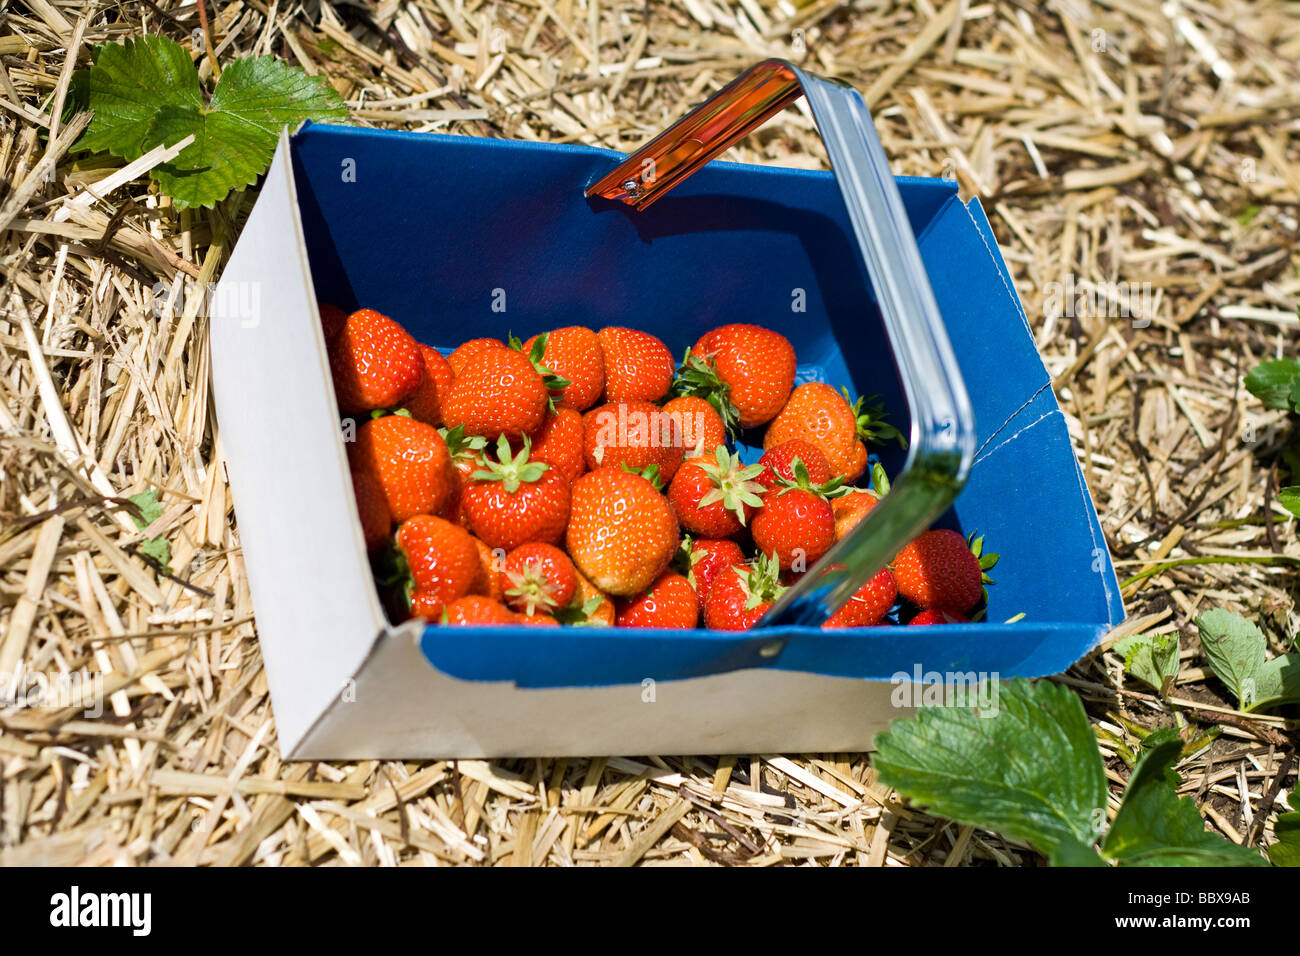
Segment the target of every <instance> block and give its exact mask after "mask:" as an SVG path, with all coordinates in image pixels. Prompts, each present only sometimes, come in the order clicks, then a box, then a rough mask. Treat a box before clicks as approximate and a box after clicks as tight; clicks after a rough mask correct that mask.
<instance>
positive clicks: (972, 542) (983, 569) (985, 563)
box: [966, 531, 1001, 620]
mask: <svg viewBox="0 0 1300 956" xmlns="http://www.w3.org/2000/svg"><path fill="white" fill-rule="evenodd" d="M966 545H967V547H969V548H970V553H971V554H973V555H975V558H976V559H977V560H978V561H979V563H980V584H981V588H980V600H981V602H982V603H984V604H985V605H987V604H988V603H989V589H988V585H990V584H996V583H997V582H996V581H994V580H993V579H992V578H991V577H989V572H990V571H992V570H993V568H994V567H995V566H996V565H997V563H998V558H1000V557H1001V555H1000V554H993V553H991V552H990V553H988V554H985V553H984V535H982V534H981V535H978V536H977V535H976V532H974V531H972V532H971V533H970V537H968V538H967V539H966ZM980 614H981V616H982V615H983V614H984V609H981V610H980ZM972 620H975V619H974V618H972Z"/></svg>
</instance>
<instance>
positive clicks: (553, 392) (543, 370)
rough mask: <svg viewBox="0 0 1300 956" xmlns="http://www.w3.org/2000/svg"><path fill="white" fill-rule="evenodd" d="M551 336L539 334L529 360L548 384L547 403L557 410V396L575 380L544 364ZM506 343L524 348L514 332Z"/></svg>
mask: <svg viewBox="0 0 1300 956" xmlns="http://www.w3.org/2000/svg"><path fill="white" fill-rule="evenodd" d="M549 336H550V333H549V332H543V333H542V334H541V335H539V336H537V338H536V340H535V341H534V342H533V347H532V348H531V349H529V350H528V361H530V362H532V363H533V368H534V370H536V372H537V374H538V375H540V376H541V377H542V382H544V383H545V385H546V393H547V405H548V406H549V407H550V410H551V411H555V399H556V397H557V396H562V395H563V394H564V390H565V389H566V388H568V387H569V386H570V385H572V384H573V382H571V381H570V380H569V379H567V378H565V377H564V376H563V375H560V374H559V373H557V372H555V371H553V370H551V369H549V368H547V367H546V366H545V365H543V364H542V357H543V356H544V355H545V354H546V340H547V338H548V337H549ZM506 344H507V345H509V347H510V348H512V349H514V350H515V351H516V352H522V351H523V350H524V343H523V342H521V341H520V340H519V337H518V336H516V335H515V334H514V333H511V334H510V336H509V338H508V339H507V343H506Z"/></svg>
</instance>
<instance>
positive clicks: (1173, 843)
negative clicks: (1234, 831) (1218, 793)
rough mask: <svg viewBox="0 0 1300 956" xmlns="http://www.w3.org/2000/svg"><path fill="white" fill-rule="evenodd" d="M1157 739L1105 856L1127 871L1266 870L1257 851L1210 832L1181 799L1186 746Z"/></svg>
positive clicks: (1129, 789) (1132, 782) (1136, 772)
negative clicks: (1178, 774)
mask: <svg viewBox="0 0 1300 956" xmlns="http://www.w3.org/2000/svg"><path fill="white" fill-rule="evenodd" d="M1153 736H1154V735H1153ZM1156 739H1158V741H1159V742H1158V743H1156V745H1155V746H1153V747H1151V748H1149V749H1147V750H1145V751H1144V752H1143V754H1142V756H1141V757H1140V758H1139V759H1138V763H1137V766H1136V767H1134V768H1133V775H1132V776H1131V777H1129V780H1128V786H1126V787H1125V788H1124V799H1123V801H1122V802H1121V803H1120V807H1119V811H1118V812H1117V813H1116V814H1115V820H1114V822H1113V823H1112V824H1111V827H1110V830H1109V831H1108V832H1107V833H1106V839H1105V840H1104V841H1103V842H1102V847H1101V849H1102V853H1103V855H1105V856H1106V857H1107V858H1108V859H1110V860H1112V861H1114V862H1116V863H1119V864H1121V865H1125V866H1263V865H1264V862H1265V861H1264V858H1263V857H1261V856H1260V855H1259V854H1258V853H1256V852H1255V851H1254V850H1250V849H1247V848H1246V847H1242V846H1238V845H1237V844H1235V843H1230V842H1229V841H1227V840H1225V839H1224V838H1223V837H1221V836H1219V835H1218V834H1217V833H1211V832H1210V831H1208V830H1206V829H1205V821H1204V820H1202V819H1201V814H1200V812H1199V811H1198V810H1197V809H1196V804H1195V803H1193V802H1192V801H1191V800H1190V799H1189V798H1187V797H1179V796H1178V794H1177V792H1176V791H1175V790H1174V787H1173V786H1172V785H1171V784H1170V781H1169V774H1170V773H1171V772H1172V770H1173V765H1174V763H1175V762H1177V760H1178V757H1179V755H1180V754H1181V753H1182V749H1183V742H1182V741H1181V740H1180V739H1178V738H1177V737H1176V736H1174V737H1160V738H1156Z"/></svg>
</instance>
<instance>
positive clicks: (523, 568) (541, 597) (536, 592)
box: [497, 541, 578, 614]
mask: <svg viewBox="0 0 1300 956" xmlns="http://www.w3.org/2000/svg"><path fill="white" fill-rule="evenodd" d="M497 583H498V586H499V587H500V588H501V590H502V592H504V594H505V596H506V604H507V605H508V606H509V607H511V608H514V610H516V611H523V612H524V613H526V614H533V613H535V612H543V613H547V614H550V613H552V612H554V611H555V609H556V608H561V607H564V606H565V605H567V604H568V603H569V602H570V601H571V600H573V595H574V593H575V592H576V591H577V589H578V579H577V575H576V572H575V571H574V568H573V562H572V561H570V560H569V557H568V555H566V554H565V553H564V552H563V551H561V550H560V549H559V548H557V547H556V546H555V545H553V544H542V543H541V542H540V541H532V542H529V543H528V544H521V545H520V546H519V547H517V548H515V549H514V550H513V551H511V552H510V553H509V554H508V555H506V560H505V565H504V567H502V569H501V571H500V572H499V573H498V574H497Z"/></svg>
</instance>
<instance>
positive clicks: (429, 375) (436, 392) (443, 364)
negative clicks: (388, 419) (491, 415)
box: [406, 344, 453, 425]
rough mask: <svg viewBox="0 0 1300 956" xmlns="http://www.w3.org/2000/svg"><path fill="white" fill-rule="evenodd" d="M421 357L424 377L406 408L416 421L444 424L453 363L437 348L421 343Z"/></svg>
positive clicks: (407, 401)
mask: <svg viewBox="0 0 1300 956" xmlns="http://www.w3.org/2000/svg"><path fill="white" fill-rule="evenodd" d="M420 358H421V359H422V360H423V361H424V378H423V379H422V380H421V382H420V385H419V387H418V388H416V390H415V392H414V393H412V394H411V396H410V397H409V398H407V400H406V410H407V411H408V412H410V413H411V417H412V418H414V419H415V420H416V421H419V422H425V423H427V424H429V425H441V424H442V403H443V400H444V399H445V398H446V397H447V390H448V389H450V388H451V380H452V378H453V375H452V372H451V365H450V364H449V363H448V362H447V359H446V358H444V357H443V354H442V353H441V352H439V351H438V350H437V349H433V348H429V346H427V345H423V344H421V345H420Z"/></svg>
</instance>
